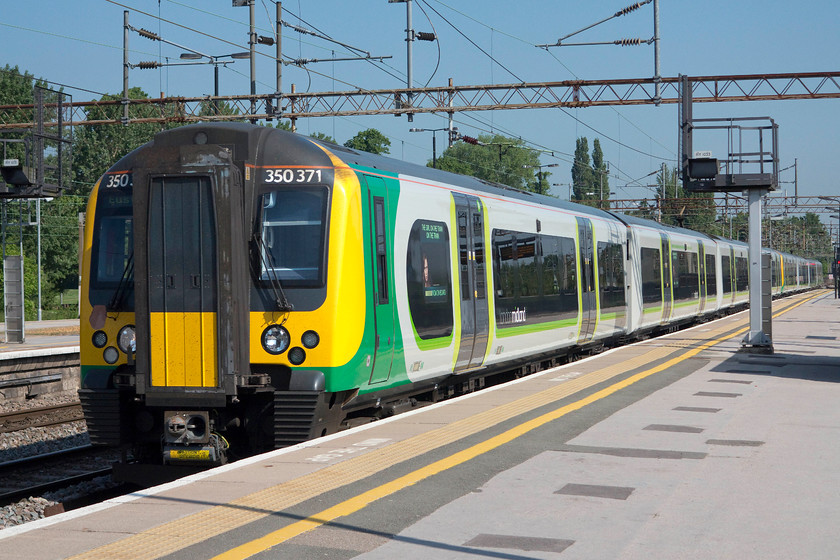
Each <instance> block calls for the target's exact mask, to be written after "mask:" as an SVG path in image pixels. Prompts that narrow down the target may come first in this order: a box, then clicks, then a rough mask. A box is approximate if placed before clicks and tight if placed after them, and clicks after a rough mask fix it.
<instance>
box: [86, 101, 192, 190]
mask: <svg viewBox="0 0 840 560" xmlns="http://www.w3.org/2000/svg"><path fill="white" fill-rule="evenodd" d="M128 97H129V98H130V99H148V98H149V96H148V95H147V94H146V93H145V92H144V91H143V90H142V89H140V88H136V87H135V88H131V89H130V90H129V91H128ZM118 99H122V96H121V95H105V96H103V97H102V101H107V100H118ZM122 111H123V108H122V106H120V105H107V106H97V107H93V108H92V109H91V110H90V111H89V112H88V115H87V119H88V120H100V119H108V120H113V119H119V118H121V117H122ZM161 111H163V112H164V113H168V112H173V113H174V111H175V108H173V107H162V108H161V107H159V106H155V105H132V106H131V107H130V113H129V118H130V119H141V118H153V117H159V116H160V114H161ZM177 126H180V125H178V124H175V125H171V126H170V128H175V127H177ZM163 128H164V126H163V125H161V124H158V123H131V124H128V125H125V126H123V125H97V126H85V125H82V126H79V127H76V134H75V138H74V141H73V168H74V179H75V181H76V184H75V185H74V188H73V190H72V192H73V193H74V194H88V193H89V192H90V189H91V188H92V187H93V185H94V184H95V183H96V181H98V180H99V178H100V177H101V176H102V174H103V173H105V171H107V170H108V168H109V167H110V166H111V165H113V164H114V163H116V162H117V160H119V159H120V158H122V157H123V156H124V155H126V154H128V153H129V152H130V151H132V150H134V149H135V148H138V147H140V146H142V145H143V144H145V143H146V142H150V141H151V140H152V138H153V137H154V135H155V134H156V133H157V132H160V131H161V130H163Z"/></svg>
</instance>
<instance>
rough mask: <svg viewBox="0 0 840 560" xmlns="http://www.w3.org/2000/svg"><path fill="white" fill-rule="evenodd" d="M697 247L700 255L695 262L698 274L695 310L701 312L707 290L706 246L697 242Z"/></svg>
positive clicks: (704, 304)
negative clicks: (698, 304)
mask: <svg viewBox="0 0 840 560" xmlns="http://www.w3.org/2000/svg"><path fill="white" fill-rule="evenodd" d="M697 249H698V254H699V255H700V257H699V262H698V263H697V274H699V275H700V284H699V286H700V294H699V295H700V308H699V309H698V310H697V311H698V312H701V313H702V312H703V309H705V307H706V294H707V291H708V290H707V287H706V247H704V246H703V244H702V243H698V245H697Z"/></svg>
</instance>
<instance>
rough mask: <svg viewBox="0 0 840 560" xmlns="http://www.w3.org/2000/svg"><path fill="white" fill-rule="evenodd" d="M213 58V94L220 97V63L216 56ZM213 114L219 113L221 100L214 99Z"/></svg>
mask: <svg viewBox="0 0 840 560" xmlns="http://www.w3.org/2000/svg"><path fill="white" fill-rule="evenodd" d="M212 60H213V96H214V97H219V63H218V61H217V60H216V59H215V58H214V59H212ZM213 114H214V115H218V114H219V100H218V99H214V100H213Z"/></svg>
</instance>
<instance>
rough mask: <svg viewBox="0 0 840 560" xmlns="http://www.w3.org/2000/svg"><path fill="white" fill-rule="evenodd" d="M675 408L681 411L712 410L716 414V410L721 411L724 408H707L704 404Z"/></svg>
mask: <svg viewBox="0 0 840 560" xmlns="http://www.w3.org/2000/svg"><path fill="white" fill-rule="evenodd" d="M673 410H679V411H681V412H710V413H712V414H714V413H715V412H720V411H721V410H723V409H722V408H705V407H702V406H678V407H676V408H674V409H673Z"/></svg>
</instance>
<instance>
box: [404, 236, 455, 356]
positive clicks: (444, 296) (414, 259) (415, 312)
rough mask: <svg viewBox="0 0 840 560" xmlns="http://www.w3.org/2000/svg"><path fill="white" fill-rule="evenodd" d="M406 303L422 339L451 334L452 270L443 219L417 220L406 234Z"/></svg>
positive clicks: (447, 237)
mask: <svg viewBox="0 0 840 560" xmlns="http://www.w3.org/2000/svg"><path fill="white" fill-rule="evenodd" d="M406 282H407V285H408V306H409V309H410V311H411V320H412V322H413V323H414V329H415V330H416V331H417V335H418V336H419V337H420V338H421V339H423V340H428V339H431V338H440V337H445V336H449V335H451V334H452V324H453V313H452V289H451V288H452V273H451V270H450V255H449V230H448V229H447V227H446V224H444V223H443V222H434V221H430V220H417V221H416V222H414V225H413V226H412V227H411V233H409V236H408V255H407V258H406Z"/></svg>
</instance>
